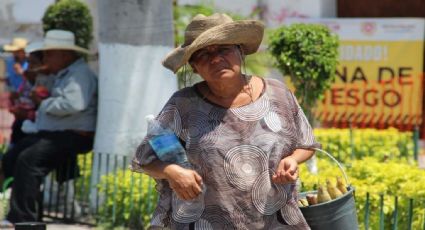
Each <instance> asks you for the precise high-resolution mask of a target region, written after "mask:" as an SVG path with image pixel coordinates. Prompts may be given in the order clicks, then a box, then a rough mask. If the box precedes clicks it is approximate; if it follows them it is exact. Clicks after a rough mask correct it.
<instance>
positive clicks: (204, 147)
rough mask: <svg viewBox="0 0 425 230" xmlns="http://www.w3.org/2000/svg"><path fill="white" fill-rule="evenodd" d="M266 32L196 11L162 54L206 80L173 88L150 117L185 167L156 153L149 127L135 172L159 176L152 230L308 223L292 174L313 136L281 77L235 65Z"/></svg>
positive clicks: (176, 67)
mask: <svg viewBox="0 0 425 230" xmlns="http://www.w3.org/2000/svg"><path fill="white" fill-rule="evenodd" d="M263 30H264V28H263V25H262V24H261V23H259V22H258V21H253V20H245V21H233V20H232V19H231V18H230V17H229V16H227V15H225V14H214V15H212V16H208V17H206V16H204V15H197V16H196V17H194V18H193V19H192V21H191V22H190V23H189V25H188V26H187V28H186V31H185V42H184V44H183V45H182V46H181V47H178V48H176V49H175V50H173V51H172V52H170V53H169V54H168V55H167V56H166V58H165V59H164V61H163V65H164V66H165V67H166V68H168V69H170V70H172V71H173V72H177V71H178V70H179V69H180V68H181V67H184V66H185V65H186V64H189V65H190V66H191V68H192V69H193V72H195V73H197V74H199V75H200V76H201V77H202V78H203V80H204V81H202V82H200V83H197V84H195V85H193V86H192V87H187V88H184V89H182V90H180V91H178V92H176V93H175V94H174V95H173V96H172V97H171V98H170V100H169V101H168V102H167V104H166V105H165V107H164V108H163V110H162V111H161V112H160V114H159V115H158V116H157V117H156V118H155V121H156V122H159V124H160V125H161V126H162V127H167V128H169V129H171V130H172V131H173V132H174V133H175V135H176V136H177V137H178V139H179V140H180V142H181V143H182V144H183V146H184V148H185V152H186V155H187V158H188V160H189V162H190V167H185V166H182V165H179V164H176V163H173V162H164V161H160V160H159V158H158V156H159V155H158V153H157V152H156V151H154V150H153V149H155V148H154V145H151V144H152V142H151V140H153V138H155V133H149V132H148V135H147V136H146V138H145V140H144V141H143V142H142V144H141V145H140V146H139V148H138V150H137V152H136V155H135V157H134V159H133V162H132V166H131V167H132V169H133V170H135V171H139V172H145V173H147V174H149V175H150V176H152V177H154V178H156V179H157V182H158V187H157V188H158V192H159V195H160V199H159V201H158V204H157V208H156V210H155V212H154V215H153V218H152V221H151V225H152V228H155V227H158V228H171V229H187V228H189V229H197V228H202V229H204V228H205V229H294V227H296V229H309V227H308V226H307V224H306V222H305V220H304V218H303V216H302V214H301V212H300V210H299V209H298V206H297V200H296V191H295V181H296V180H297V178H298V164H299V163H302V162H304V161H306V160H307V159H309V158H310V157H311V156H312V155H313V153H314V152H313V151H310V150H307V149H309V148H312V147H315V146H317V145H318V143H317V142H315V140H314V137H313V134H312V129H311V127H310V125H309V123H308V122H307V119H306V118H305V116H304V113H303V112H302V110H301V109H300V107H299V105H298V104H297V101H296V99H295V97H294V95H293V94H292V93H291V92H290V91H289V90H288V88H286V86H285V85H284V84H283V83H281V82H279V81H277V80H269V79H263V78H260V77H258V76H250V75H246V74H245V73H243V71H242V70H243V65H244V57H245V55H249V54H252V53H255V52H256V51H257V49H258V47H259V45H260V43H261V40H262V37H263ZM184 68H186V67H184Z"/></svg>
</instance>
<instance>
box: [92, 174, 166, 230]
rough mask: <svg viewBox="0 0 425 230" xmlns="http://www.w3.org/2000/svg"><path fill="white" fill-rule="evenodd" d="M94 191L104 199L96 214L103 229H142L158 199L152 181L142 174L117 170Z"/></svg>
mask: <svg viewBox="0 0 425 230" xmlns="http://www.w3.org/2000/svg"><path fill="white" fill-rule="evenodd" d="M98 188H99V191H100V194H101V195H105V197H106V199H105V202H104V203H103V205H102V206H101V207H100V210H99V213H98V218H99V223H101V225H102V226H103V227H104V228H107V229H113V228H114V227H115V226H126V227H130V228H132V229H142V228H143V226H144V227H146V226H148V224H149V221H150V217H151V214H152V212H153V210H154V208H155V206H156V202H157V199H158V195H157V192H156V191H155V181H154V180H153V179H151V178H150V177H149V176H147V175H145V174H140V173H133V172H131V171H129V170H119V171H117V172H116V173H111V174H109V175H106V176H103V177H102V179H101V182H100V184H99V185H98Z"/></svg>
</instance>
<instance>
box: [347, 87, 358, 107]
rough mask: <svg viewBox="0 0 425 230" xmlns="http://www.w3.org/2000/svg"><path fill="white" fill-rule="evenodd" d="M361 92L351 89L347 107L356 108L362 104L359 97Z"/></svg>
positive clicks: (348, 91)
mask: <svg viewBox="0 0 425 230" xmlns="http://www.w3.org/2000/svg"><path fill="white" fill-rule="evenodd" d="M358 93H359V90H358V89H349V90H347V105H352V106H356V105H358V104H359V103H360V99H359V97H358ZM350 98H351V99H353V100H354V101H352V100H351V101H349V100H348V99H350Z"/></svg>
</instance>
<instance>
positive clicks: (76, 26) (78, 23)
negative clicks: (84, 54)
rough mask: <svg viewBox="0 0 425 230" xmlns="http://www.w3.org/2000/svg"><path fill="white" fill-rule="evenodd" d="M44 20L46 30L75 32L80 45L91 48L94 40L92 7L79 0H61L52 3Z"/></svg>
mask: <svg viewBox="0 0 425 230" xmlns="http://www.w3.org/2000/svg"><path fill="white" fill-rule="evenodd" d="M42 21H43V30H44V32H46V31H48V30H52V29H62V30H68V31H71V32H73V33H74V35H75V39H76V44H77V45H78V46H81V47H84V48H89V46H90V42H91V41H92V40H93V34H92V33H93V18H92V16H91V14H90V9H89V8H88V7H87V5H86V4H85V3H83V2H81V1H79V0H60V1H59V2H57V3H55V4H52V5H50V6H49V7H48V8H47V10H46V12H45V13H44V16H43V19H42Z"/></svg>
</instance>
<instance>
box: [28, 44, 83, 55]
mask: <svg viewBox="0 0 425 230" xmlns="http://www.w3.org/2000/svg"><path fill="white" fill-rule="evenodd" d="M46 50H72V51H76V52H79V53H83V54H89V53H90V52H89V50H88V49H84V48H82V47H79V46H48V45H41V46H40V47H37V48H34V49H32V50H31V52H36V51H46Z"/></svg>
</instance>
